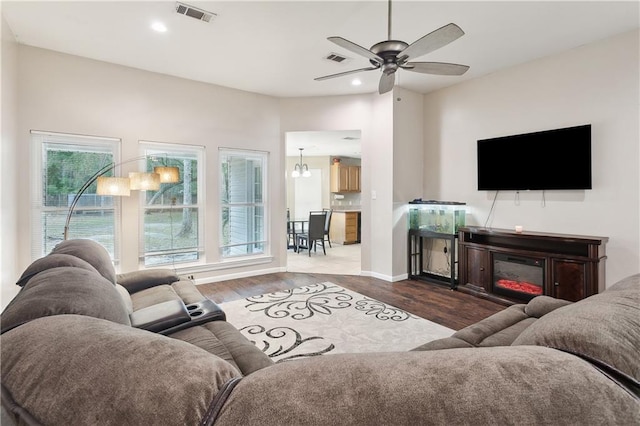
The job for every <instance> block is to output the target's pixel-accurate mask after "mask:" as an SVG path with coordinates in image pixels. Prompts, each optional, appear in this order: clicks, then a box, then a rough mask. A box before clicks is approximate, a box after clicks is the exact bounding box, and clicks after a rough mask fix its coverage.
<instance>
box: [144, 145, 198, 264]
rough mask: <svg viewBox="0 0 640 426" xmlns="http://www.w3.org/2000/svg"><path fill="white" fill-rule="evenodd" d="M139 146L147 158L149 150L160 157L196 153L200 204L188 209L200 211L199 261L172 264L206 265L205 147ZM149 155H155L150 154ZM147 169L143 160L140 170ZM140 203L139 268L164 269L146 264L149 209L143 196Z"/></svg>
mask: <svg viewBox="0 0 640 426" xmlns="http://www.w3.org/2000/svg"><path fill="white" fill-rule="evenodd" d="M138 146H139V153H140V156H141V157H143V156H146V155H147V154H146V151H148V150H153V151H157V154H158V155H159V156H161V155H162V154H171V153H183V152H184V151H185V150H191V151H194V152H195V154H196V157H197V160H198V175H197V179H198V204H193V205H190V206H186V207H195V208H197V209H198V242H199V246H198V247H197V252H198V260H196V261H191V262H180V263H175V264H173V263H172V265H175V266H174V268H176V269H178V268H185V267H194V266H200V265H204V264H206V262H207V250H206V247H205V240H204V236H205V235H206V234H205V206H206V180H205V169H206V164H205V158H206V155H205V147H204V146H202V145H190V144H178V143H171V142H157V141H148V140H139V141H138ZM149 155H153V154H149ZM145 167H146V164H145V162H144V160H143V161H141V162H140V165H139V170H140V171H146V170H145ZM139 203H140V212H141V214H140V215H139V216H140V218H139V229H140V232H139V235H138V247H139V253H138V263H139V267H140V268H141V269H147V268H151V269H153V268H157V267H162V266H164V267H166V266H167V264H163V265H145V263H144V259H145V254H146V252H145V242H144V214H145V210H146V209H147V207H146V205H145V197H143V196H141V197H139ZM183 207H184V206H183ZM158 208H160V207H158ZM152 209H153V207H152ZM178 265H179V267H178Z"/></svg>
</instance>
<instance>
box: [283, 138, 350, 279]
mask: <svg viewBox="0 0 640 426" xmlns="http://www.w3.org/2000/svg"><path fill="white" fill-rule="evenodd" d="M360 137H361V132H360V130H344V131H306V132H287V133H286V134H285V150H286V161H285V164H286V170H285V176H286V178H285V182H286V197H285V199H286V209H287V216H288V218H289V219H290V220H291V226H298V227H300V226H304V224H303V223H302V222H303V221H304V220H305V219H308V217H309V212H310V211H319V210H328V209H331V210H332V212H335V213H336V214H334V213H332V215H331V223H330V225H329V231H330V235H329V236H328V240H326V241H325V249H326V255H325V254H324V253H323V250H322V247H319V248H318V250H317V251H312V252H311V254H310V255H309V253H308V252H307V251H304V252H302V251H301V252H300V253H298V252H296V249H295V244H291V243H290V242H289V237H290V235H287V239H288V240H287V241H288V244H287V245H288V247H289V248H288V249H287V271H289V272H305V273H324V274H339V275H360V273H361V270H362V268H361V257H362V255H361V250H360V244H359V239H358V241H356V242H354V243H353V244H350V243H348V242H347V241H344V238H341V237H342V236H341V235H340V234H338V235H335V232H344V225H342V224H341V220H343V217H344V214H345V213H347V212H348V213H349V214H353V213H354V212H357V213H358V214H359V216H360V215H361V214H362V213H361V201H360V200H361V197H360V188H359V182H358V187H357V190H356V189H352V188H350V190H349V191H341V192H336V190H335V189H336V188H335V187H334V188H332V173H333V179H334V180H335V179H336V176H337V171H338V169H339V167H338V166H344V167H352V168H358V171H359V170H360V166H361V149H362V147H361V140H360ZM301 148H302V150H301ZM301 153H302V156H301ZM296 168H297V169H308V170H309V172H310V176H307V177H303V176H302V174H300V175H299V176H298V177H293V176H292V174H294V175H295V173H293V172H294V170H296ZM307 175H308V174H307ZM358 179H361V176H360V175H358ZM332 191H333V192H332ZM294 222H295V223H294ZM358 225H359V224H358ZM332 228H333V229H332ZM298 231H299V232H302V230H300V229H297V231H296V232H298ZM332 235H333V236H334V237H335V238H332ZM357 235H360V232H357ZM292 246H293V247H292Z"/></svg>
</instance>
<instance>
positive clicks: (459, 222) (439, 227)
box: [409, 200, 467, 234]
mask: <svg viewBox="0 0 640 426" xmlns="http://www.w3.org/2000/svg"><path fill="white" fill-rule="evenodd" d="M466 214H467V210H466V203H459V202H456V201H436V200H428V201H423V200H413V201H411V202H409V229H415V230H421V231H431V232H436V233H439V234H457V233H458V228H460V227H463V226H465V217H466Z"/></svg>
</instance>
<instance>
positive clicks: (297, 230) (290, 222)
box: [287, 218, 309, 252]
mask: <svg viewBox="0 0 640 426" xmlns="http://www.w3.org/2000/svg"><path fill="white" fill-rule="evenodd" d="M308 223H309V218H304V219H287V249H291V248H292V249H293V251H295V252H297V251H298V235H299V234H304V233H305V226H307V227H308V225H307V224H308ZM289 236H291V237H292V240H290V239H289V238H288V237H289Z"/></svg>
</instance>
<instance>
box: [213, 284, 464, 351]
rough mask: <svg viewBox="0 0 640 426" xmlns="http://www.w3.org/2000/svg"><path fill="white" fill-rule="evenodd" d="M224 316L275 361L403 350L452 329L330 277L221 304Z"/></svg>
mask: <svg viewBox="0 0 640 426" xmlns="http://www.w3.org/2000/svg"><path fill="white" fill-rule="evenodd" d="M221 307H222V309H224V312H225V314H226V315H227V321H228V322H229V323H231V324H232V325H234V326H235V327H236V328H238V329H239V330H240V331H241V332H242V334H244V335H245V336H246V337H247V338H248V339H249V340H251V341H252V342H253V343H254V344H255V345H256V346H258V347H259V348H260V349H261V350H262V351H263V352H265V353H266V354H267V355H269V356H270V357H271V359H273V360H274V361H276V362H282V361H288V360H292V359H296V358H302V357H309V356H316V355H323V354H328V353H332V354H336V353H356V352H395V351H408V350H410V349H412V348H415V347H416V346H419V345H422V344H424V343H427V342H429V341H431V340H435V339H440V338H442V337H448V336H450V335H451V334H453V332H454V330H451V329H450V328H447V327H444V326H441V325H439V324H436V323H434V322H431V321H428V320H426V319H423V318H420V317H418V316H415V315H412V314H410V313H408V312H405V311H403V310H401V309H398V308H396V307H395V306H391V305H388V304H385V303H382V302H380V301H378V300H375V299H372V298H370V297H367V296H364V295H362V294H360V293H357V292H355V291H351V290H348V289H346V288H343V287H340V286H338V285H336V284H333V283H330V282H324V283H318V284H313V285H309V286H304V287H298V288H294V289H289V290H285V291H279V292H275V293H268V294H262V295H260V296H254V297H249V298H247V299H242V300H236V301H233V302H227V303H223V304H221Z"/></svg>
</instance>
